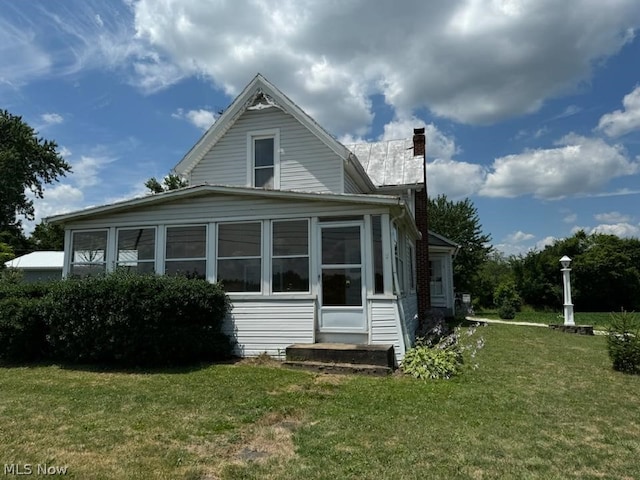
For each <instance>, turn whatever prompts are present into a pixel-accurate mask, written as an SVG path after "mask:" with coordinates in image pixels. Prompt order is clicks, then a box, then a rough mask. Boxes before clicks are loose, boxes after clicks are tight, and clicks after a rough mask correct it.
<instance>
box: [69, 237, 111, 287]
mask: <svg viewBox="0 0 640 480" xmlns="http://www.w3.org/2000/svg"><path fill="white" fill-rule="evenodd" d="M95 232H104V233H105V234H106V235H105V243H104V250H103V253H102V261H100V262H76V261H74V258H75V249H74V237H75V235H76V234H78V233H80V234H82V233H95ZM69 248H70V251H71V255H70V256H69V276H74V275H76V274H75V273H74V272H73V267H74V265H85V266H91V265H102V267H103V268H102V273H103V274H104V273H106V272H107V270H108V268H107V266H108V262H107V256H108V251H109V229H108V228H92V229H83V230H71V243H70V247H69ZM90 275H91V274H90Z"/></svg>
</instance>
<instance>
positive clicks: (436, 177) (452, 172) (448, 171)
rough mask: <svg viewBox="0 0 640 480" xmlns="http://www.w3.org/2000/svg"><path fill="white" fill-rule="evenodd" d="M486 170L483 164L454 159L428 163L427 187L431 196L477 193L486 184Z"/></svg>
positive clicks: (450, 196) (464, 195)
mask: <svg viewBox="0 0 640 480" xmlns="http://www.w3.org/2000/svg"><path fill="white" fill-rule="evenodd" d="M485 177H486V172H485V170H484V168H483V167H482V166H481V165H476V164H473V163H466V162H456V161H454V160H434V161H432V162H428V163H427V188H428V191H429V195H430V196H434V197H435V196H436V195H439V194H445V195H447V197H449V198H450V199H456V198H464V197H468V196H469V195H472V194H474V193H476V192H477V191H478V190H479V189H480V188H481V187H482V185H483V184H484V182H485Z"/></svg>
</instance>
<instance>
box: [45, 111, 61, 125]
mask: <svg viewBox="0 0 640 480" xmlns="http://www.w3.org/2000/svg"><path fill="white" fill-rule="evenodd" d="M40 118H41V119H42V121H43V122H44V123H45V124H46V125H58V124H59V123H62V122H64V118H63V117H62V115H60V114H58V113H43V114H42V115H40Z"/></svg>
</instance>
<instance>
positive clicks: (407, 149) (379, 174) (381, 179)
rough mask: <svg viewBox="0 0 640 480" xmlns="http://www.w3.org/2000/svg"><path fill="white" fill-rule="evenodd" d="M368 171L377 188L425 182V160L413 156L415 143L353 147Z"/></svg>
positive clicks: (385, 142)
mask: <svg viewBox="0 0 640 480" xmlns="http://www.w3.org/2000/svg"><path fill="white" fill-rule="evenodd" d="M346 147H347V148H348V149H349V150H351V151H352V152H353V153H354V154H355V156H356V157H357V158H358V160H359V161H360V164H361V165H362V167H363V169H364V171H365V172H366V173H367V175H368V176H369V178H371V180H372V181H373V183H374V184H375V185H376V187H384V186H391V185H398V186H399V185H418V184H422V183H423V178H424V177H423V168H424V157H422V155H419V156H414V155H413V140H412V139H410V138H407V139H401V140H387V141H383V142H372V143H359V144H350V145H346Z"/></svg>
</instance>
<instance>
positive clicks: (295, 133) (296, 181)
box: [48, 75, 457, 360]
mask: <svg viewBox="0 0 640 480" xmlns="http://www.w3.org/2000/svg"><path fill="white" fill-rule="evenodd" d="M424 142H425V137H424V129H421V131H420V130H417V131H416V132H415V134H414V137H413V139H410V140H398V141H390V142H378V143H372V144H364V145H351V146H345V145H343V144H341V143H340V142H338V141H337V140H336V139H335V138H334V137H332V136H331V135H330V134H328V133H327V132H326V131H325V130H324V129H323V128H322V127H321V126H320V125H318V124H317V123H316V122H315V121H314V120H313V119H312V118H311V117H309V116H308V115H307V114H306V113H305V112H303V111H302V109H301V108H300V107H298V106H297V105H296V104H295V103H293V102H292V101H291V100H290V99H289V98H287V97H286V96H285V95H284V94H283V93H282V92H281V91H279V90H278V89H277V88H276V87H275V86H273V85H272V84H271V83H269V82H268V81H267V80H266V79H265V78H264V77H262V76H261V75H257V76H256V77H255V78H254V79H253V80H252V81H251V83H249V85H247V87H246V88H245V89H244V90H243V91H242V93H240V95H239V96H238V97H237V98H236V99H235V100H234V101H233V103H232V104H231V105H230V106H229V107H228V108H227V109H226V110H225V112H224V113H223V114H222V115H221V116H220V117H219V118H218V120H217V121H216V122H215V123H214V125H212V126H211V128H210V129H209V130H208V131H207V132H206V133H205V134H204V135H203V136H202V138H201V139H200V140H199V141H198V142H197V143H196V144H195V145H194V146H193V148H191V150H190V151H189V152H188V153H187V154H186V155H185V156H184V158H183V159H182V160H181V161H180V162H179V163H178V164H177V165H176V167H175V168H174V173H176V174H178V175H180V176H182V177H184V178H185V179H186V180H187V181H188V183H189V185H190V186H189V187H186V188H182V189H179V190H174V191H169V192H165V193H160V194H153V195H148V196H145V197H141V198H134V199H131V200H128V201H123V202H118V203H114V204H109V205H104V206H99V207H93V208H89V209H86V210H81V211H77V212H73V213H69V214H64V215H58V216H55V217H51V218H49V219H48V220H49V221H50V222H52V223H62V224H64V226H65V261H64V274H65V275H73V274H80V275H84V274H90V273H92V272H103V271H110V270H112V269H114V268H116V267H119V266H121V267H125V268H130V269H133V270H136V271H138V272H157V273H163V274H169V275H174V274H184V275H190V276H194V277H201V278H206V279H208V280H209V281H212V282H214V281H220V282H222V283H223V285H224V287H225V289H226V291H227V292H228V295H229V297H230V299H231V301H232V304H233V308H232V311H231V314H230V315H229V318H228V319H227V329H228V331H229V332H230V333H231V334H232V335H233V336H234V337H235V340H236V341H237V353H238V354H240V355H243V356H251V355H257V354H259V353H261V352H267V353H269V354H272V355H277V354H279V353H280V352H282V351H283V350H284V348H286V347H287V346H288V345H291V344H294V343H297V344H300V343H314V342H334V343H335V342H339V343H360V344H391V345H393V346H394V351H395V354H396V358H397V359H398V360H400V359H401V358H402V357H403V355H404V352H405V350H406V349H407V348H408V347H409V346H410V345H411V344H412V342H413V340H414V332H415V330H416V327H417V323H418V316H417V314H418V312H420V313H425V312H426V309H428V308H429V306H430V305H429V301H430V303H431V306H432V307H437V308H441V309H443V310H445V312H446V313H448V314H451V313H452V312H453V307H454V298H453V282H452V256H453V255H454V254H455V251H456V248H457V247H456V245H455V244H454V243H453V242H451V241H449V240H447V239H446V238H444V237H442V236H440V235H437V234H435V233H432V232H429V233H427V230H426V215H425V210H426V192H425V190H424V170H423V169H424V165H425V163H424V151H425V146H424ZM416 218H418V222H416ZM427 241H428V243H429V248H428V251H426V246H427ZM429 299H430V300H429ZM419 303H420V305H419Z"/></svg>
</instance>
